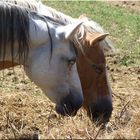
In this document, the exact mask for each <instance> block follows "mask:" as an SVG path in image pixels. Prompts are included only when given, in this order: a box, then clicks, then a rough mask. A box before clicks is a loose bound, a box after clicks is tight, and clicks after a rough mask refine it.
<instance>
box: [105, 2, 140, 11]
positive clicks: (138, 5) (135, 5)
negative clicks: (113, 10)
mask: <svg viewBox="0 0 140 140" xmlns="http://www.w3.org/2000/svg"><path fill="white" fill-rule="evenodd" d="M107 2H108V3H109V4H112V5H115V6H119V7H123V8H126V9H129V10H131V11H134V12H140V1H112V0H107Z"/></svg>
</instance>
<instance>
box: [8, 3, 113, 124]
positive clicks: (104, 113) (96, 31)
mask: <svg viewBox="0 0 140 140" xmlns="http://www.w3.org/2000/svg"><path fill="white" fill-rule="evenodd" d="M7 1H9V0H7ZM13 1H17V0H13ZM27 3H28V5H30V6H29V7H27V8H30V7H31V5H32V4H34V3H29V2H27ZM35 4H36V10H37V12H38V13H40V14H42V15H45V16H47V17H51V18H53V19H56V20H59V21H61V22H62V23H63V24H65V25H66V24H70V23H76V22H78V20H79V19H75V18H72V17H70V16H67V15H65V14H63V13H61V12H58V11H56V10H55V9H53V8H51V7H48V6H46V5H44V4H42V3H41V2H40V3H38V4H37V3H35ZM20 5H21V6H24V4H23V5H22V4H20ZM25 5H27V4H26V2H25ZM34 9H35V8H34ZM34 9H32V10H34ZM79 18H84V19H85V20H84V22H83V24H82V26H81V27H80V29H79V32H78V33H77V37H78V38H79V39H78V41H75V44H76V46H78V58H77V67H78V72H79V76H80V80H81V84H82V90H83V94H84V103H83V107H84V108H85V109H86V110H87V113H88V115H89V116H90V118H91V119H92V120H93V121H100V122H108V121H109V118H110V116H111V113H112V109H113V108H112V91H111V88H110V84H109V81H108V76H107V69H106V60H105V55H104V53H106V52H107V51H108V50H109V51H110V50H111V52H112V53H114V52H115V49H114V47H113V45H112V44H111V41H110V40H109V39H108V38H106V36H107V35H108V34H106V33H105V31H104V30H103V29H102V27H101V26H100V25H99V24H97V23H96V22H94V21H92V20H89V19H87V18H86V17H83V16H82V17H81V16H80V17H79ZM81 36H82V37H81Z"/></svg>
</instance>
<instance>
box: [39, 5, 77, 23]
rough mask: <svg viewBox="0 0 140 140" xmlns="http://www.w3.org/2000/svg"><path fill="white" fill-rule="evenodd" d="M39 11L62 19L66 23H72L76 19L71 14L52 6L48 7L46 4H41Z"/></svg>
mask: <svg viewBox="0 0 140 140" xmlns="http://www.w3.org/2000/svg"><path fill="white" fill-rule="evenodd" d="M38 12H39V13H40V14H43V15H44V16H48V17H51V18H53V19H56V20H60V21H61V22H63V23H64V24H70V23H73V22H75V21H76V19H75V18H72V17H71V16H68V15H65V14H63V13H61V12H59V11H57V10H55V9H53V8H51V7H48V6H46V5H44V4H42V3H41V4H40V6H39V9H38Z"/></svg>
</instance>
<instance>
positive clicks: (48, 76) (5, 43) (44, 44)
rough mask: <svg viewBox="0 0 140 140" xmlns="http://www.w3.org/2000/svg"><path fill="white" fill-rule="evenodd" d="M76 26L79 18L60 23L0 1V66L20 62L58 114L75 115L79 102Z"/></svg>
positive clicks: (5, 66)
mask: <svg viewBox="0 0 140 140" xmlns="http://www.w3.org/2000/svg"><path fill="white" fill-rule="evenodd" d="M80 26H81V21H80V22H79V23H75V24H69V25H65V26H63V25H62V24H61V23H59V22H56V21H55V20H54V19H51V18H47V17H45V16H42V15H39V14H38V13H35V12H31V11H30V10H27V9H26V8H23V7H19V6H18V5H13V4H10V3H5V2H0V69H3V68H8V67H12V66H15V65H23V66H24V70H25V72H26V74H27V76H28V77H29V78H30V79H31V80H32V81H33V82H34V83H35V84H36V85H38V86H39V87H40V88H41V89H42V90H43V92H44V93H45V94H46V95H47V97H48V98H49V99H50V100H51V101H53V102H54V103H55V104H56V111H57V112H58V113H59V114H62V115H70V116H73V115H75V114H76V112H77V110H78V109H79V108H80V107H81V106H82V103H83V94H82V88H81V84H80V80H79V76H78V72H77V68H76V63H75V62H76V50H75V49H76V48H75V47H74V44H73V41H72V40H73V37H74V34H75V33H76V32H77V30H78V29H79V28H80Z"/></svg>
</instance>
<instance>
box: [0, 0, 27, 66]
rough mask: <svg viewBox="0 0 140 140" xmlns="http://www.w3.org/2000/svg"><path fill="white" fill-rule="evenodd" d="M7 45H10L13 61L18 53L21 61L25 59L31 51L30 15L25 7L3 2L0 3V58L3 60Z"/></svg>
mask: <svg viewBox="0 0 140 140" xmlns="http://www.w3.org/2000/svg"><path fill="white" fill-rule="evenodd" d="M7 47H10V49H9V50H10V53H11V58H12V63H13V62H14V59H15V57H16V56H17V55H18V57H19V61H21V59H22V61H23V60H24V61H25V58H26V57H27V54H28V51H29V17H28V11H27V10H26V9H25V8H21V7H17V6H14V5H10V4H7V3H4V2H3V3H0V58H1V59H3V61H4V60H5V56H6V51H7V49H8V48H7ZM16 49H17V53H18V54H15V50H16Z"/></svg>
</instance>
